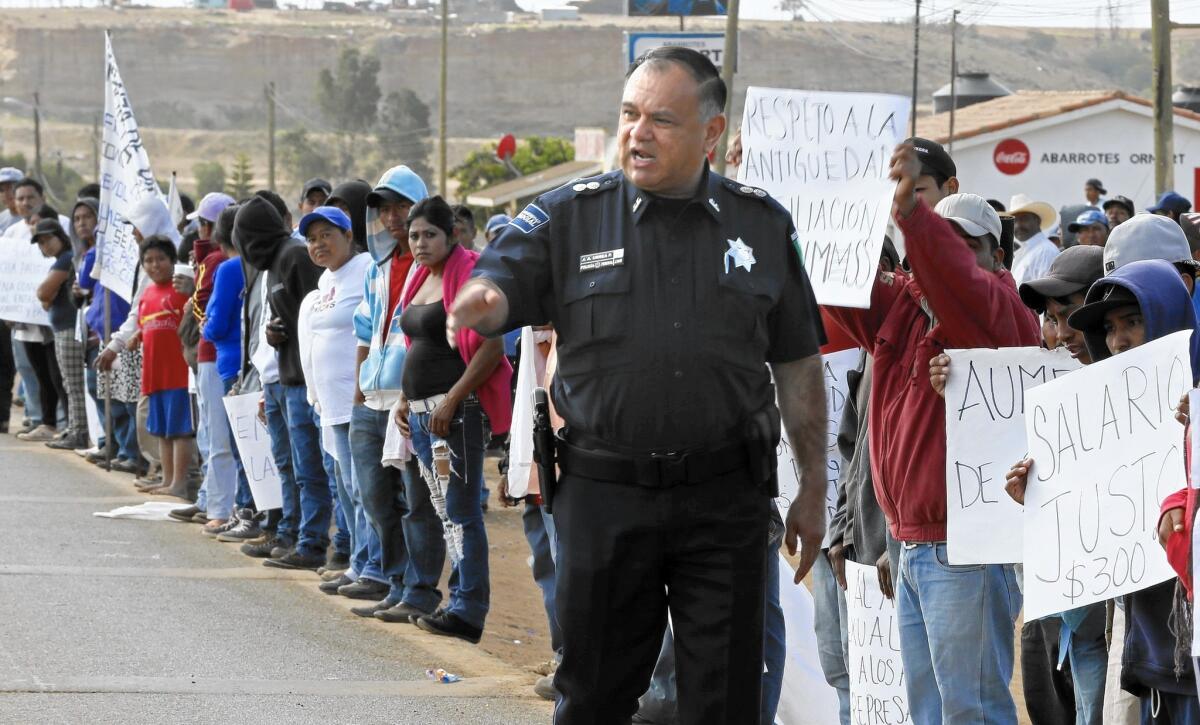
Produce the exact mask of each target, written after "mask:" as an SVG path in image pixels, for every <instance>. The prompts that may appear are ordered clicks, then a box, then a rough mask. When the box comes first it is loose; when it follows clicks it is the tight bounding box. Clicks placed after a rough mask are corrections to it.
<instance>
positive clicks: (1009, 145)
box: [992, 138, 1029, 176]
mask: <svg viewBox="0 0 1200 725" xmlns="http://www.w3.org/2000/svg"><path fill="white" fill-rule="evenodd" d="M992 161H994V162H995V164H996V168H997V169H998V170H999V171H1000V173H1002V174H1008V175H1009V176H1016V175H1017V174H1019V173H1021V172H1022V171H1024V170H1025V169H1027V168H1028V167H1029V147H1028V146H1026V145H1025V142H1024V141H1022V140H1021V139H1018V138H1006V139H1004V140H1003V141H1001V142H1000V143H998V144H996V150H995V151H993V152H992Z"/></svg>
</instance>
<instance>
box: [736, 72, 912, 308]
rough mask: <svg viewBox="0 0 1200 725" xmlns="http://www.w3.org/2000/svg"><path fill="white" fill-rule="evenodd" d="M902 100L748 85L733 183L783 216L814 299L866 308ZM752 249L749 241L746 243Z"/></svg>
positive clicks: (901, 127)
mask: <svg viewBox="0 0 1200 725" xmlns="http://www.w3.org/2000/svg"><path fill="white" fill-rule="evenodd" d="M908 112H909V98H908V97H907V96H893V95H884V94H880V93H833V92H826V91H795V90H784V89H778V88H761V87H756V86H751V87H750V88H749V89H747V91H746V106H745V114H744V116H743V118H742V164H741V166H739V167H738V179H739V180H740V181H741V182H742V183H744V184H748V185H750V186H753V187H759V188H761V189H764V190H766V191H767V192H768V193H770V194H771V196H773V197H774V198H775V199H776V200H777V201H779V203H780V204H782V205H783V206H784V208H786V209H787V210H788V211H789V212H790V213H791V215H792V221H793V222H794V223H795V225H796V238H795V241H796V245H797V248H798V249H799V250H800V255H801V258H802V259H803V261H804V266H805V268H806V269H807V270H808V276H809V278H810V279H811V280H812V284H813V290H814V292H815V293H816V296H817V302H819V303H821V304H823V305H837V306H841V307H859V308H864V309H865V308H867V307H869V306H870V304H871V287H872V285H873V283H874V281H875V275H876V272H877V271H878V269H879V252H880V250H881V249H882V248H883V236H884V232H885V230H886V229H887V223H888V215H889V214H890V213H891V208H892V196H893V193H894V190H895V184H894V183H893V182H892V181H890V180H889V179H888V171H889V162H890V161H891V158H892V152H893V151H894V150H895V147H896V144H898V143H899V142H900V141H902V140H903V139H904V138H905V136H906V131H905V129H906V128H907V127H908ZM747 243H748V244H750V245H751V246H753V242H750V241H747Z"/></svg>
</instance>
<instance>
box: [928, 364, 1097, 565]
mask: <svg viewBox="0 0 1200 725" xmlns="http://www.w3.org/2000/svg"><path fill="white" fill-rule="evenodd" d="M946 354H947V355H949V356H950V375H949V377H948V378H947V379H946V555H947V556H948V557H949V559H950V563H951V564H1014V563H1017V562H1020V561H1021V505H1020V504H1018V503H1017V502H1016V501H1013V500H1012V498H1011V497H1010V496H1009V495H1008V493H1007V492H1006V491H1005V490H1004V484H1005V474H1007V473H1008V469H1009V468H1010V467H1011V466H1012V464H1014V463H1016V462H1017V461H1019V460H1022V459H1023V458H1025V452H1026V451H1027V450H1028V448H1026V446H1025V391H1027V390H1029V389H1031V388H1034V387H1037V386H1038V385H1041V384H1042V383H1045V382H1047V381H1049V380H1054V379H1056V378H1058V377H1060V376H1062V375H1066V374H1067V373H1069V372H1071V371H1073V370H1078V369H1079V367H1080V365H1079V363H1078V362H1077V361H1076V360H1075V359H1074V358H1072V357H1071V355H1070V353H1068V352H1067V351H1066V350H1064V349H1061V348H1060V349H1058V350H1053V351H1051V350H1043V349H1041V348H1037V347H1005V348H1000V349H999V350H984V349H979V350H947V351H946Z"/></svg>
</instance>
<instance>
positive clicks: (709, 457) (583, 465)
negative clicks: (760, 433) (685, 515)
mask: <svg viewBox="0 0 1200 725" xmlns="http://www.w3.org/2000/svg"><path fill="white" fill-rule="evenodd" d="M557 449H558V464H559V466H560V467H561V469H562V471H563V473H566V474H569V475H573V476H579V477H581V478H592V479H596V480H600V481H610V482H612V483H624V484H629V485H634V486H642V487H645V488H672V487H674V486H685V485H694V484H698V483H704V482H705V481H711V480H712V479H714V478H717V477H718V476H723V475H725V474H727V473H733V472H734V471H739V470H742V469H745V468H747V467H748V466H749V464H750V454H749V452H748V451H747V450H746V444H745V443H744V442H742V441H739V442H737V443H733V444H730V445H727V446H722V447H720V448H716V449H713V450H707V451H692V452H690V453H678V454H650V455H642V456H631V455H623V454H620V453H613V452H610V451H596V450H589V449H586V448H580V447H578V446H575V445H572V444H571V443H568V442H567V441H565V440H563V439H562V438H559V439H558V441H557Z"/></svg>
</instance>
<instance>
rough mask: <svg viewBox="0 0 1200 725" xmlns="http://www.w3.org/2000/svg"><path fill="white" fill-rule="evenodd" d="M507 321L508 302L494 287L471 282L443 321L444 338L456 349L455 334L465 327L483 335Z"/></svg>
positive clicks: (475, 281)
mask: <svg viewBox="0 0 1200 725" xmlns="http://www.w3.org/2000/svg"><path fill="white" fill-rule="evenodd" d="M506 317H508V300H506V299H505V298H504V295H503V294H502V293H501V292H500V290H498V289H497V288H496V287H495V286H493V285H492V284H490V283H488V282H484V281H482V280H477V279H473V280H471V281H469V282H467V283H466V284H465V285H463V286H462V289H460V290H459V291H458V296H457V297H455V298H454V304H453V305H451V307H450V316H449V317H448V318H447V319H446V336H447V338H448V339H449V340H450V341H451V342H450V344H451V346H452V347H453V346H456V342H455V340H456V337H457V335H458V331H459V330H460V329H462V328H464V327H469V328H471V329H474V330H482V331H483V332H489V333H490V332H495V331H496V330H498V329H499V328H500V326H501V325H503V324H504V320H505V318H506Z"/></svg>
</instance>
